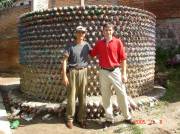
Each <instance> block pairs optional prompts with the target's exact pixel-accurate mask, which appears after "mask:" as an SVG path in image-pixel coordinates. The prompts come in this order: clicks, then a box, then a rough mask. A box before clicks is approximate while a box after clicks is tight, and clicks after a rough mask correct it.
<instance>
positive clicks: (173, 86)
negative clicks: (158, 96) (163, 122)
mask: <svg viewBox="0 0 180 134" xmlns="http://www.w3.org/2000/svg"><path fill="white" fill-rule="evenodd" d="M167 72H168V78H167V82H166V87H165V88H166V94H165V96H164V97H163V98H162V100H163V101H168V102H176V101H180V67H176V68H170V69H167Z"/></svg>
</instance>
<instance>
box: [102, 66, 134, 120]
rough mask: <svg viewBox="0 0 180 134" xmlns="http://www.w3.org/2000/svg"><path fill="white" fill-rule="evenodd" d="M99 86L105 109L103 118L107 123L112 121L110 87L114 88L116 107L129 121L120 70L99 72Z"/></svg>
mask: <svg viewBox="0 0 180 134" xmlns="http://www.w3.org/2000/svg"><path fill="white" fill-rule="evenodd" d="M99 79H100V86H101V88H100V89H101V93H102V102H103V107H104V109H105V117H106V120H108V121H113V109H112V103H111V99H110V98H111V86H112V85H113V87H114V88H115V91H116V95H117V101H118V105H119V107H120V109H121V112H122V114H123V116H124V117H125V118H126V119H130V118H131V116H130V113H129V109H128V100H127V94H126V88H125V85H124V84H123V82H122V79H121V71H120V68H116V69H115V70H114V71H112V72H110V71H107V70H103V69H101V70H100V76H99Z"/></svg>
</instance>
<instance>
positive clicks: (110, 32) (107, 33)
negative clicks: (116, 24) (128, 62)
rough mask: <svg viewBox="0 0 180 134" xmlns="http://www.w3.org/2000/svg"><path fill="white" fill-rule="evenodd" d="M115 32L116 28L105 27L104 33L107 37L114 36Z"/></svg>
mask: <svg viewBox="0 0 180 134" xmlns="http://www.w3.org/2000/svg"><path fill="white" fill-rule="evenodd" d="M113 33H114V30H113V28H112V27H105V28H104V29H103V35H104V37H105V38H107V39H109V38H112V35H113Z"/></svg>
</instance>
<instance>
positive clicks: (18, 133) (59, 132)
mask: <svg viewBox="0 0 180 134" xmlns="http://www.w3.org/2000/svg"><path fill="white" fill-rule="evenodd" d="M179 107H180V102H175V103H164V102H159V103H158V104H157V105H155V106H153V107H144V108H143V109H142V110H141V111H135V112H133V113H132V115H133V118H134V119H135V120H136V123H137V124H136V125H133V126H131V125H127V124H124V123H123V122H122V121H119V122H117V123H115V124H114V125H113V126H112V127H109V128H107V129H102V127H101V126H102V125H101V122H100V121H88V128H87V129H82V128H80V127H79V126H78V125H77V124H76V123H75V124H74V125H75V126H74V127H73V129H68V128H67V127H66V126H65V124H64V121H63V118H57V117H54V118H53V119H52V120H50V121H42V120H41V119H40V118H39V119H38V118H37V119H34V120H32V121H30V122H27V121H22V122H21V125H24V126H21V127H18V128H17V129H14V130H13V133H14V134H32V133H36V134H76V133H78V134H111V133H122V134H175V133H176V134H180V108H179ZM116 118H121V119H122V117H121V116H119V117H116Z"/></svg>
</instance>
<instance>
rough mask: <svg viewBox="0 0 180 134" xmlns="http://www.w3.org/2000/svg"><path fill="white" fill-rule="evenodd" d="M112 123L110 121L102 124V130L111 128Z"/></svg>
mask: <svg viewBox="0 0 180 134" xmlns="http://www.w3.org/2000/svg"><path fill="white" fill-rule="evenodd" d="M112 124H113V123H112V122H111V121H105V122H104V123H103V128H108V127H110V126H112Z"/></svg>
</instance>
